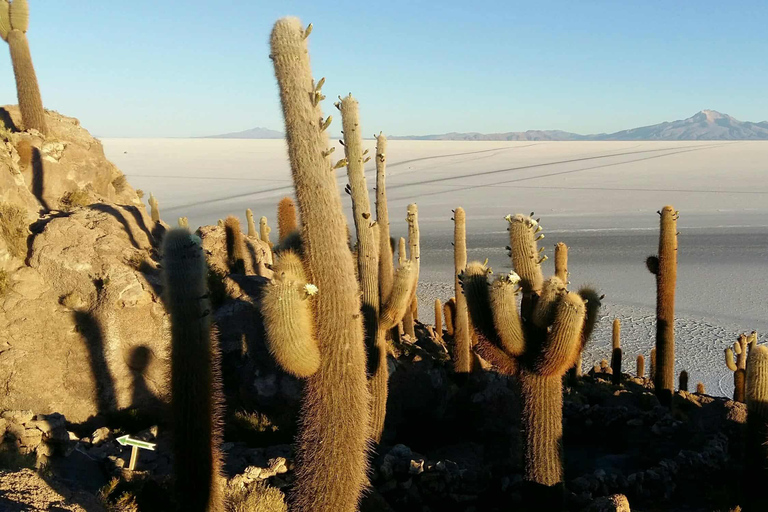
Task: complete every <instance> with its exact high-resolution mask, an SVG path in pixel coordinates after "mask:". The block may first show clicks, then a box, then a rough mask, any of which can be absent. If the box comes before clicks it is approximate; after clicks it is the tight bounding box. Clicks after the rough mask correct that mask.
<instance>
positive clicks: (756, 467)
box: [742, 346, 768, 512]
mask: <svg viewBox="0 0 768 512" xmlns="http://www.w3.org/2000/svg"><path fill="white" fill-rule="evenodd" d="M766 440H768V348H766V347H764V346H755V347H754V348H753V349H752V350H751V351H750V353H749V358H748V360H747V446H746V450H745V454H746V460H745V464H744V477H745V478H744V480H745V482H744V489H745V491H746V503H743V504H742V505H744V506H743V509H742V510H744V511H746V512H752V511H757V510H768V496H767V495H766V493H765V489H764V488H763V485H765V482H766V480H768V443H766Z"/></svg>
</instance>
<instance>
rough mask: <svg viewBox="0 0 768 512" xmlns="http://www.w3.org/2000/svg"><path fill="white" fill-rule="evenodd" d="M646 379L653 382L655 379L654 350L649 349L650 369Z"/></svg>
mask: <svg viewBox="0 0 768 512" xmlns="http://www.w3.org/2000/svg"><path fill="white" fill-rule="evenodd" d="M648 377H649V378H650V379H651V380H652V381H654V382H655V379H656V349H655V348H652V349H651V367H650V369H649V372H648Z"/></svg>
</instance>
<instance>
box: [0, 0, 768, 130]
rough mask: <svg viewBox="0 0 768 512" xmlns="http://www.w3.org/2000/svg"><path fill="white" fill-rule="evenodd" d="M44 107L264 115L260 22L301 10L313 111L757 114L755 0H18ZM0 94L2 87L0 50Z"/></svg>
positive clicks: (761, 53) (506, 124) (148, 121)
mask: <svg viewBox="0 0 768 512" xmlns="http://www.w3.org/2000/svg"><path fill="white" fill-rule="evenodd" d="M29 3H30V11H31V13H30V28H29V31H28V33H27V36H28V39H29V42H30V47H31V51H32V57H33V61H34V64H35V68H36V70H37V75H38V80H39V82H40V88H41V91H42V95H43V102H44V104H45V106H46V107H47V108H50V109H53V110H57V111H59V112H60V113H62V114H65V115H69V116H74V117H77V118H79V119H80V121H81V123H82V125H83V126H84V127H85V128H87V129H88V130H89V131H90V132H91V133H93V134H94V135H96V136H101V137H189V136H203V135H213V134H218V133H226V132H234V131H240V130H246V129H249V128H253V127H256V126H260V127H266V128H271V129H277V130H282V129H283V121H282V115H281V112H280V104H279V97H278V93H277V86H276V83H275V79H274V74H273V69H272V62H271V61H270V60H269V57H268V56H269V44H268V42H269V33H270V30H271V27H272V24H273V23H274V22H275V20H277V19H278V18H280V17H282V16H286V15H293V16H298V17H299V18H300V19H301V20H302V21H303V22H304V23H309V22H312V24H313V26H314V30H313V32H312V35H311V36H310V38H309V49H310V55H311V59H312V68H313V73H314V75H315V77H316V78H320V77H322V76H325V77H326V85H325V87H324V88H323V92H324V93H325V94H326V95H327V96H328V99H327V100H325V102H324V105H323V107H324V111H325V112H326V113H333V112H335V109H334V108H333V101H332V100H333V99H335V98H336V96H338V95H345V94H347V93H349V92H352V94H353V95H354V96H355V97H357V98H358V100H359V101H360V109H361V119H362V124H363V127H364V130H368V131H370V132H371V134H373V133H374V132H376V133H378V132H379V131H382V130H383V131H384V132H385V133H387V134H390V135H424V134H434V133H445V132H451V131H458V132H472V131H476V132H483V133H492V132H506V131H523V130H528V129H560V130H566V131H572V132H577V133H585V134H586V133H599V132H613V131H618V130H622V129H626V128H634V127H637V126H644V125H649V124H655V123H659V122H662V121H672V120H675V119H682V118H686V117H690V116H691V115H693V114H695V113H696V112H698V111H699V110H702V109H713V110H718V111H720V112H723V113H727V114H730V115H732V116H734V117H735V118H737V119H740V120H747V121H764V120H768V95H767V94H766V93H765V91H766V84H768V64H766V60H765V58H766V57H765V56H766V55H768V32H766V29H765V27H766V26H768V2H766V1H765V0H751V1H748V0H743V1H736V2H723V1H722V0H717V1H712V0H700V1H696V2H689V1H684V0H637V1H636V0H622V1H615V0H605V1H603V0H584V1H573V0H562V1H560V0H557V1H555V0H551V1H547V0H534V1H530V0H528V1H526V2H519V1H514V0H507V1H489V0H474V1H467V0H463V1H454V0H441V1H440V2H437V1H431V0H430V1H420V0H388V1H386V2H374V1H348V0H334V1H333V2H327V1H322V0H313V1H305V0H302V1H297V0H296V1H294V0H278V1H274V0H273V1H263V0H248V1H246V0H230V1H229V2H213V1H210V0H206V1H203V0H186V1H182V0H164V1H162V2H158V1H157V0H153V1H149V0H132V1H130V2H122V1H117V0H109V1H104V0H77V1H75V2H62V1H61V0H29ZM0 76H4V77H6V78H5V80H0V104H6V103H16V90H15V84H14V80H13V72H12V67H11V63H10V56H9V55H8V53H7V52H6V53H5V54H4V55H0Z"/></svg>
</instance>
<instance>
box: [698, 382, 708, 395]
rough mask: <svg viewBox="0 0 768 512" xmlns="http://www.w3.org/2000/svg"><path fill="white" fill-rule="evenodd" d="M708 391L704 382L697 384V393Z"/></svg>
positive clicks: (701, 393)
mask: <svg viewBox="0 0 768 512" xmlns="http://www.w3.org/2000/svg"><path fill="white" fill-rule="evenodd" d="M705 393H706V390H705V389H704V383H703V382H699V383H697V384H696V394H698V395H703V394H705Z"/></svg>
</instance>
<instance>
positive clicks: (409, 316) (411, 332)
mask: <svg viewBox="0 0 768 512" xmlns="http://www.w3.org/2000/svg"><path fill="white" fill-rule="evenodd" d="M405 221H406V222H407V223H408V250H409V252H410V258H409V259H410V261H411V264H412V265H413V267H414V269H415V272H416V283H415V284H414V287H413V294H412V295H411V307H409V308H408V310H407V311H406V312H405V316H404V317H403V330H405V334H407V335H408V336H410V337H411V340H416V330H415V326H414V317H415V316H416V315H415V312H414V308H415V306H416V305H415V301H416V288H417V287H418V285H419V262H420V242H419V210H418V208H417V206H416V204H409V205H408V214H407V215H406V218H405Z"/></svg>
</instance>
